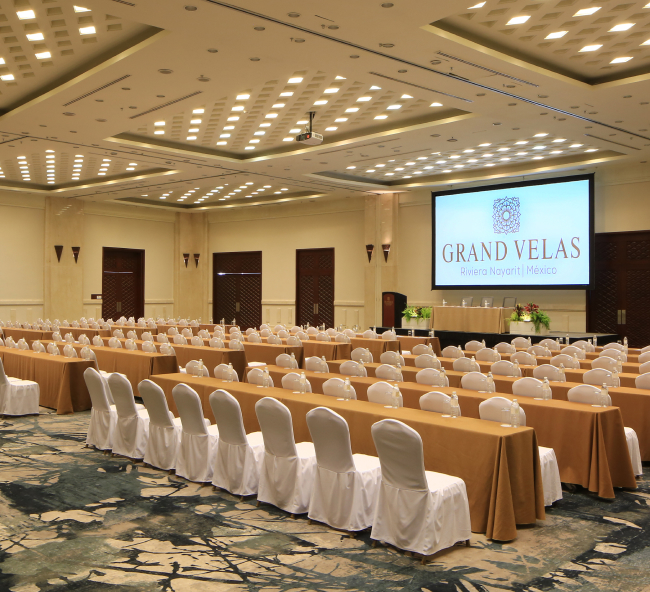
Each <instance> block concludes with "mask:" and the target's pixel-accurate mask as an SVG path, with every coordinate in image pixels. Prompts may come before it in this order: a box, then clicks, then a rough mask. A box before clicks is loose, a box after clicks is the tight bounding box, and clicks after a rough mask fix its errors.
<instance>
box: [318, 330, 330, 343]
mask: <svg viewBox="0 0 650 592" xmlns="http://www.w3.org/2000/svg"><path fill="white" fill-rule="evenodd" d="M316 341H332V338H331V337H330V336H329V335H328V334H327V333H322V332H321V333H319V334H318V335H316Z"/></svg>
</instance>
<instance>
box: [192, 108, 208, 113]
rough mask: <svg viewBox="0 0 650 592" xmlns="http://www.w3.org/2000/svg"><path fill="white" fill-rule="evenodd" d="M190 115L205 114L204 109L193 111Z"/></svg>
mask: <svg viewBox="0 0 650 592" xmlns="http://www.w3.org/2000/svg"><path fill="white" fill-rule="evenodd" d="M192 113H205V109H194V111H192Z"/></svg>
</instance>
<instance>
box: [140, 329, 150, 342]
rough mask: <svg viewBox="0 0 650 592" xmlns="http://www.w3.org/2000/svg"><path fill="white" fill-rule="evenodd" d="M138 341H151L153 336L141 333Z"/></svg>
mask: <svg viewBox="0 0 650 592" xmlns="http://www.w3.org/2000/svg"><path fill="white" fill-rule="evenodd" d="M140 339H141V340H142V341H153V335H152V334H151V333H150V332H149V331H143V332H142V336H141V337H140Z"/></svg>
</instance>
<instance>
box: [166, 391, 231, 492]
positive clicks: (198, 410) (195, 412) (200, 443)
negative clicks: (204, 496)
mask: <svg viewBox="0 0 650 592" xmlns="http://www.w3.org/2000/svg"><path fill="white" fill-rule="evenodd" d="M172 397H174V402H175V403H176V408H177V409H178V414H179V415H180V418H181V425H182V429H183V431H182V434H181V445H180V448H179V449H178V455H177V457H176V474H177V475H178V476H179V477H184V478H185V479H188V480H190V481H197V482H199V483H208V482H210V481H212V470H213V467H214V458H215V455H216V454H217V446H218V443H219V428H218V427H217V426H216V425H210V420H209V419H206V418H205V417H203V407H202V406H201V399H199V395H198V394H197V393H196V391H195V390H194V389H192V388H190V387H189V386H187V385H186V384H177V385H176V386H175V387H174V388H173V389H172Z"/></svg>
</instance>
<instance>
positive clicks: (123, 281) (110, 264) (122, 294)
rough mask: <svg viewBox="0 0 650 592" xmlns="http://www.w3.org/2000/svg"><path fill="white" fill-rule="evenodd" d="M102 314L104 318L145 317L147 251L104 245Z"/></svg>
mask: <svg viewBox="0 0 650 592" xmlns="http://www.w3.org/2000/svg"><path fill="white" fill-rule="evenodd" d="M102 316H103V317H104V318H105V319H119V318H120V317H122V316H124V317H126V318H127V319H128V318H129V317H134V318H135V319H138V318H140V317H143V316H144V250H141V249H116V248H113V247H104V249H103V255H102Z"/></svg>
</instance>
